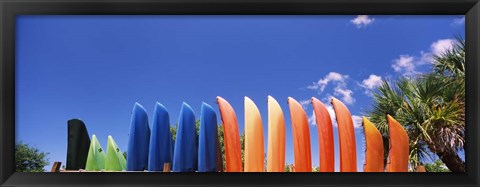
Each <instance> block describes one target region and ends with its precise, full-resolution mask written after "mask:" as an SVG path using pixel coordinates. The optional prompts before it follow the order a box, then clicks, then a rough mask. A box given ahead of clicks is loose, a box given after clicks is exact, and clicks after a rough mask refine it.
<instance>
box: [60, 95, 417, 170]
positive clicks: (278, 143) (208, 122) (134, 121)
mask: <svg viewBox="0 0 480 187" xmlns="http://www.w3.org/2000/svg"><path fill="white" fill-rule="evenodd" d="M287 101H288V106H289V111H290V119H291V125H292V135H293V136H292V138H293V149H294V150H293V152H294V168H295V169H294V171H295V172H310V171H312V159H311V155H312V154H311V145H310V141H311V139H310V132H309V126H308V119H307V115H306V113H305V110H304V109H303V107H302V105H301V104H300V103H299V102H297V101H296V100H295V99H293V98H291V97H289V98H288V100H287ZM217 104H218V108H219V111H220V117H221V120H222V126H223V140H224V148H225V152H224V156H225V164H226V165H225V171H227V172H242V171H245V172H262V171H265V170H266V171H268V172H283V171H284V169H285V152H286V150H285V144H286V142H285V136H286V132H285V119H284V113H283V110H282V108H281V107H280V105H279V104H278V102H277V101H276V100H275V99H274V98H273V97H271V96H268V99H267V104H268V136H267V138H266V139H265V137H264V136H263V125H262V118H261V114H260V111H259V110H258V108H257V106H256V104H255V103H254V101H252V100H251V99H250V98H248V97H245V100H244V109H245V114H244V115H245V116H244V119H245V120H244V123H245V126H244V131H245V145H244V161H243V163H242V153H241V152H242V149H241V142H240V133H239V130H238V120H237V116H236V114H235V111H234V109H233V107H232V106H231V105H230V104H229V103H228V101H227V100H225V99H223V98H221V97H217ZM311 104H312V105H313V109H314V114H315V117H316V124H317V129H318V134H319V139H318V141H319V151H320V154H319V156H320V170H319V171H321V172H333V171H334V168H335V167H334V165H335V164H334V163H335V160H334V136H333V126H332V120H331V118H330V114H329V112H328V110H327V107H326V106H325V104H324V103H322V102H321V101H320V100H318V99H316V98H312V99H311ZM331 104H332V105H333V109H334V111H335V116H336V122H337V124H338V139H339V142H338V143H339V149H340V150H339V152H340V171H342V172H355V171H357V151H356V142H355V132H354V125H353V120H352V117H351V114H350V111H349V110H348V108H347V107H346V106H345V105H344V104H343V103H342V102H341V101H339V100H337V99H335V98H332V100H331ZM386 118H387V121H388V127H389V144H390V148H389V154H388V162H387V165H386V167H384V148H383V146H384V145H383V138H382V135H381V134H380V132H379V131H378V129H377V128H376V127H375V125H374V124H373V123H371V122H370V121H369V120H368V119H367V118H366V117H363V118H362V121H363V122H362V124H363V128H364V133H365V142H366V144H365V145H366V148H365V164H364V168H363V170H364V171H365V172H383V171H387V172H406V171H407V170H408V154H409V153H408V149H409V148H408V143H409V142H408V141H409V140H408V136H407V134H406V132H405V130H404V129H403V127H402V126H401V125H400V124H399V123H398V122H397V121H396V120H395V119H394V118H393V117H391V116H390V115H386ZM199 121H200V124H199V130H198V134H197V129H196V118H195V114H194V111H193V110H192V108H191V107H190V106H189V105H188V104H187V103H183V104H182V107H181V110H180V114H179V119H178V125H177V132H176V139H175V141H174V140H173V137H172V134H171V131H170V119H169V115H168V111H167V109H166V108H165V107H164V106H163V105H162V104H160V103H156V105H155V109H154V113H153V121H152V128H151V129H150V125H149V121H148V115H147V112H146V110H145V109H144V108H143V107H142V106H141V105H140V104H138V103H135V105H134V108H133V111H132V117H131V126H130V133H129V139H128V146H127V152H126V153H127V158H126V160H124V159H125V158H124V157H123V154H122V152H121V151H120V150H119V149H118V147H117V146H116V144H115V142H114V141H113V138H111V137H110V136H109V137H108V145H107V151H106V156H103V154H104V153H103V152H102V151H101V150H102V149H101V146H100V144H99V143H98V140H96V137H95V136H92V141H91V143H90V148H89V151H88V159H87V161H86V170H93V171H98V170H103V169H104V170H107V171H122V170H126V171H162V170H163V167H164V164H165V163H169V164H170V163H171V166H172V171H174V172H195V171H198V172H218V171H223V168H224V166H223V161H222V153H221V151H220V150H221V149H220V146H221V145H220V143H219V136H218V130H217V116H216V113H215V111H214V109H213V108H212V107H211V106H210V105H208V104H206V103H202V105H201V111H200V117H199ZM264 141H267V143H268V144H267V145H268V146H267V152H266V153H265V151H264V150H265V149H264ZM69 145H70V143H69ZM265 154H266V157H267V158H266V165H265ZM122 159H123V160H122ZM67 164H68V158H67ZM102 166H104V167H103V168H102Z"/></svg>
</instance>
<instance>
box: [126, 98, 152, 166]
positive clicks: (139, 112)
mask: <svg viewBox="0 0 480 187" xmlns="http://www.w3.org/2000/svg"><path fill="white" fill-rule="evenodd" d="M149 143H150V127H149V126H148V117H147V112H146V111H145V109H144V108H143V106H142V105H140V104H138V103H135V106H134V107H133V111H132V119H131V124H130V135H129V138H128V147H127V171H143V170H147V169H148V149H149V146H148V145H149Z"/></svg>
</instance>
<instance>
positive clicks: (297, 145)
mask: <svg viewBox="0 0 480 187" xmlns="http://www.w3.org/2000/svg"><path fill="white" fill-rule="evenodd" d="M288 106H289V108H290V118H291V120H292V133H293V150H294V157H295V172H311V171H312V153H311V150H310V149H311V148H310V131H309V129H308V120H307V114H306V113H305V111H304V110H303V108H302V105H300V103H298V101H296V100H295V99H293V98H291V97H288Z"/></svg>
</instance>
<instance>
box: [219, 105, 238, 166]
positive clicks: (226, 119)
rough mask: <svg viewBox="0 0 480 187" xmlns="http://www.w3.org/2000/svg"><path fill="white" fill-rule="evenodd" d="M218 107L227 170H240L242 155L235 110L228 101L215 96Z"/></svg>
mask: <svg viewBox="0 0 480 187" xmlns="http://www.w3.org/2000/svg"><path fill="white" fill-rule="evenodd" d="M217 103H218V108H219V109H220V116H221V119H222V124H223V141H224V144H225V162H226V171H227V172H241V171H242V155H241V147H240V134H239V133H238V121H237V116H236V114H235V111H234V110H233V108H232V106H231V105H230V103H228V102H227V101H226V100H225V99H223V98H221V97H217Z"/></svg>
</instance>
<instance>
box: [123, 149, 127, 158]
mask: <svg viewBox="0 0 480 187" xmlns="http://www.w3.org/2000/svg"><path fill="white" fill-rule="evenodd" d="M123 157H125V160H126V159H127V151H124V152H123Z"/></svg>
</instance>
